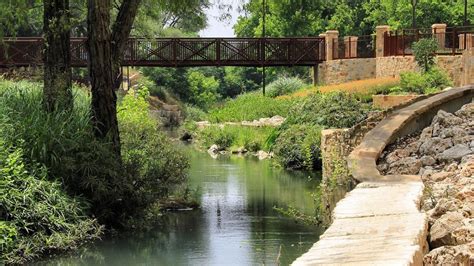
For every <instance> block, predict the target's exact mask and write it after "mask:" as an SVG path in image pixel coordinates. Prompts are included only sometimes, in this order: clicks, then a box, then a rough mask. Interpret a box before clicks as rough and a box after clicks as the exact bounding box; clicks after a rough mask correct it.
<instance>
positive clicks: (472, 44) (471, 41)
mask: <svg viewBox="0 0 474 266" xmlns="http://www.w3.org/2000/svg"><path fill="white" fill-rule="evenodd" d="M464 38H466V41H464ZM464 45H465V46H464ZM459 49H462V50H464V49H466V50H472V49H474V34H472V33H462V34H459Z"/></svg>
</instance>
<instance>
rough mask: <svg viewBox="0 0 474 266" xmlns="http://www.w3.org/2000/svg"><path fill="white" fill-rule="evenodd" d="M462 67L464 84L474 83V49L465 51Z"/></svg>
mask: <svg viewBox="0 0 474 266" xmlns="http://www.w3.org/2000/svg"><path fill="white" fill-rule="evenodd" d="M462 69H463V70H464V71H463V74H462V77H461V78H462V84H463V85H464V84H474V49H470V50H467V51H464V54H463V58H462Z"/></svg>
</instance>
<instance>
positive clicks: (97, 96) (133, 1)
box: [87, 0, 140, 157]
mask: <svg viewBox="0 0 474 266" xmlns="http://www.w3.org/2000/svg"><path fill="white" fill-rule="evenodd" d="M111 3H112V1H111V0H88V13H87V28H88V41H87V46H88V51H89V75H90V77H91V91H92V121H93V124H94V128H95V135H96V137H98V138H102V139H103V138H106V137H109V138H110V140H111V141H112V144H113V148H114V150H115V152H116V155H117V157H120V134H119V129H118V121H117V95H116V94H115V88H117V86H118V83H119V82H120V76H119V74H118V73H119V68H120V64H121V60H122V53H123V49H124V47H125V43H126V41H127V39H128V37H129V35H130V31H131V30H132V25H133V20H134V19H135V16H136V14H137V10H138V7H139V5H140V0H129V1H123V2H122V4H121V5H120V8H119V12H118V15H117V18H116V19H115V22H114V24H113V26H112V27H111V20H110V17H111V15H110V14H111V7H112V5H111ZM111 28H112V30H111Z"/></svg>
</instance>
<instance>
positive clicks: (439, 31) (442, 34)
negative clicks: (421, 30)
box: [431, 24, 446, 49]
mask: <svg viewBox="0 0 474 266" xmlns="http://www.w3.org/2000/svg"><path fill="white" fill-rule="evenodd" d="M431 32H432V34H433V37H434V39H435V40H436V41H437V42H438V48H441V49H444V48H445V46H446V24H433V25H431Z"/></svg>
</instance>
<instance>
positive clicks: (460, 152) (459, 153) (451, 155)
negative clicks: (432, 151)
mask: <svg viewBox="0 0 474 266" xmlns="http://www.w3.org/2000/svg"><path fill="white" fill-rule="evenodd" d="M472 153H473V151H472V150H471V149H470V148H469V147H468V146H467V145H465V144H457V145H455V146H453V147H451V148H449V149H446V150H444V151H443V152H442V153H441V154H440V155H439V156H438V159H439V160H440V161H445V162H452V161H460V160H461V159H462V157H464V156H466V155H469V154H472Z"/></svg>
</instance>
